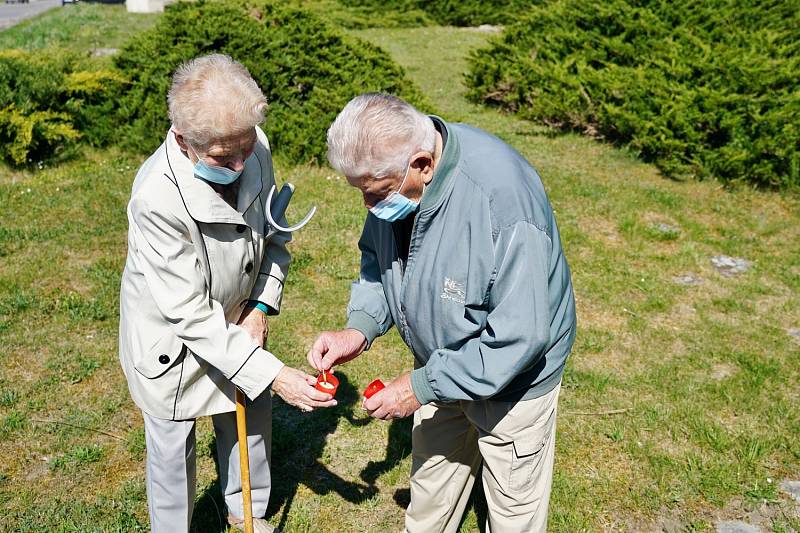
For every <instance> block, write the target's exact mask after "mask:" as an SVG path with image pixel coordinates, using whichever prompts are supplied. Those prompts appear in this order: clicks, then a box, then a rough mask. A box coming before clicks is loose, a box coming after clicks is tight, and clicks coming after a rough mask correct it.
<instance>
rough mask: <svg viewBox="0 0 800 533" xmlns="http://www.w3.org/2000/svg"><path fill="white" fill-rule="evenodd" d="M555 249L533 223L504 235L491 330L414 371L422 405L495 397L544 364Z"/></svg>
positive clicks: (499, 241) (498, 246)
mask: <svg viewBox="0 0 800 533" xmlns="http://www.w3.org/2000/svg"><path fill="white" fill-rule="evenodd" d="M551 249H552V242H551V240H550V238H549V237H548V236H547V234H546V233H545V232H543V231H541V230H540V229H539V228H537V227H535V226H533V225H532V224H530V223H528V222H518V223H516V224H515V225H513V226H509V227H508V228H504V229H503V230H501V231H500V234H499V235H498V238H497V240H496V242H495V252H494V255H495V258H494V265H495V266H494V271H495V273H496V274H495V280H494V284H493V285H492V288H491V292H490V294H489V302H488V305H489V314H488V317H487V321H486V327H485V328H484V330H483V331H482V332H481V334H480V336H479V337H475V338H472V339H469V340H468V341H467V342H465V343H464V344H463V345H462V346H460V347H458V348H456V349H445V348H442V349H437V350H436V351H434V352H433V353H432V354H431V356H430V358H429V359H428V362H427V363H426V365H425V366H423V367H421V368H418V369H416V370H414V371H413V372H412V374H411V384H412V388H413V390H414V395H415V396H416V397H417V399H418V400H419V401H420V403H423V404H425V403H430V402H432V401H437V400H438V401H454V400H480V399H485V398H491V397H492V396H494V395H495V394H497V393H498V392H500V391H501V390H503V389H504V388H505V387H506V385H508V384H509V383H510V382H511V380H512V379H514V377H516V376H517V375H518V374H519V373H521V372H523V371H525V370H528V369H530V368H532V367H533V366H534V365H535V364H536V363H537V362H538V361H539V359H540V358H541V357H542V355H543V354H544V351H545V349H546V348H547V346H548V345H549V340H550V311H549V302H548V300H549V296H548V273H549V267H548V265H549V258H550V251H551Z"/></svg>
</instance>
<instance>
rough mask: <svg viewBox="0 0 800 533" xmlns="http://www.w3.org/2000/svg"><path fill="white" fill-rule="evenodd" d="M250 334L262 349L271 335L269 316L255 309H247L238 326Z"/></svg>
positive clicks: (243, 312)
mask: <svg viewBox="0 0 800 533" xmlns="http://www.w3.org/2000/svg"><path fill="white" fill-rule="evenodd" d="M236 325H237V326H240V327H241V328H242V329H244V330H245V331H246V332H247V333H249V334H250V336H251V337H253V339H255V341H256V343H258V345H259V346H261V347H262V348H263V347H264V343H265V342H266V341H267V335H269V321H268V320H267V314H266V313H265V312H264V311H261V310H260V309H256V308H255V307H246V308H245V310H244V311H242V316H240V317H239V322H237V324H236Z"/></svg>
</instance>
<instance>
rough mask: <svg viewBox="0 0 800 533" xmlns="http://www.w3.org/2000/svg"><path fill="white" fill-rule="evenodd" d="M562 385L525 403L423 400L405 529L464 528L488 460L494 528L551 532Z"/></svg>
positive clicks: (419, 532) (490, 528)
mask: <svg viewBox="0 0 800 533" xmlns="http://www.w3.org/2000/svg"><path fill="white" fill-rule="evenodd" d="M560 389H561V384H560V383H559V385H558V386H556V388H555V389H553V390H552V391H551V392H549V393H547V394H546V395H544V396H542V397H540V398H535V399H533V400H524V401H519V402H496V401H491V400H488V401H477V402H468V401H461V402H457V403H447V404H445V403H435V402H434V403H431V404H428V405H423V406H422V408H420V409H419V410H418V411H417V412H416V413H415V414H414V429H413V432H412V436H411V446H412V466H411V503H410V505H409V506H408V509H407V511H406V531H407V532H408V533H434V532H437V531H438V532H442V533H455V532H456V531H458V526H459V523H460V521H461V517H462V515H463V514H464V510H465V509H466V506H467V503H468V501H469V496H470V493H471V492H472V486H473V484H474V482H475V476H476V473H477V471H478V467H479V466H480V465H481V462H483V474H482V482H483V489H484V493H485V494H486V503H487V507H488V511H489V513H488V515H489V516H488V519H487V523H486V531H487V533H490V532H495V533H511V532H515V531H519V532H525V533H537V532H543V531H546V529H547V508H548V505H549V502H550V487H551V485H552V481H553V457H554V455H555V453H554V452H555V436H556V430H555V428H556V411H557V409H556V407H557V403H558V393H559V391H560Z"/></svg>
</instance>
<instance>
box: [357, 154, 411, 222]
mask: <svg viewBox="0 0 800 533" xmlns="http://www.w3.org/2000/svg"><path fill="white" fill-rule="evenodd" d="M409 170H411V166H410V165H409V166H408V167H407V168H406V173H405V176H403V181H401V182H400V186H399V187H398V188H397V190H396V191H394V192H392V193H390V194H389V196H387V197H386V198H384V199H383V200H381V201H380V202H378V203H377V204H375V205H373V206H372V207H370V208H369V211H370V213H372V214H373V215H375V216H376V217H378V218H379V219H381V220H385V221H386V222H394V221H395V220H400V219H402V218H406V217H407V216H408V215H410V214H411V213H413V212H414V211H416V210H417V207H419V202H415V201H414V200H411V199H409V198H407V197H405V196H403V195H402V194H400V189H402V188H403V185H404V184H405V182H406V179H407V178H408V171H409Z"/></svg>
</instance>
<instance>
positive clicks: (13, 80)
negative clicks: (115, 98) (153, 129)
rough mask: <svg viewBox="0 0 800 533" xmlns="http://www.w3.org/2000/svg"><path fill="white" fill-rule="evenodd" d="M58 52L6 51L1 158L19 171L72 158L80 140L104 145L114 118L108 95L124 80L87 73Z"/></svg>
mask: <svg viewBox="0 0 800 533" xmlns="http://www.w3.org/2000/svg"><path fill="white" fill-rule="evenodd" d="M81 64H82V63H81V61H80V60H79V58H78V57H76V56H74V55H70V54H65V53H60V52H57V51H53V50H50V51H46V52H43V53H42V52H39V53H31V52H23V51H21V50H3V51H0V158H2V159H3V160H4V161H6V162H7V163H10V164H12V165H15V166H25V165H32V164H37V163H40V162H42V161H51V160H54V159H58V158H60V157H63V156H66V155H68V154H69V153H71V151H72V150H73V149H74V148H75V147H76V145H77V143H78V141H82V142H87V143H90V144H102V143H103V142H105V139H107V138H108V137H109V136H110V135H109V133H108V132H110V131H111V130H112V128H113V123H114V117H113V114H112V113H111V110H112V108H113V103H112V102H111V101H110V100H109V99H108V94H116V93H117V92H118V91H120V90H121V88H122V86H123V84H124V80H123V78H122V77H121V76H120V75H119V74H118V73H116V72H113V71H109V70H85V69H84V67H82V66H81Z"/></svg>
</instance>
